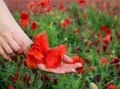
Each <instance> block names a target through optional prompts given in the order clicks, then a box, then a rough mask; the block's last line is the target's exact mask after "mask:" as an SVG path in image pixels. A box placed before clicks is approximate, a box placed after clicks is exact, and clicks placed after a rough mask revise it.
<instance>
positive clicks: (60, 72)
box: [37, 64, 65, 74]
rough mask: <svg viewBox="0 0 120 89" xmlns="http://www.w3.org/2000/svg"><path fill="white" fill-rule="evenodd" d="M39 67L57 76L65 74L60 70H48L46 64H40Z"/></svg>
mask: <svg viewBox="0 0 120 89" xmlns="http://www.w3.org/2000/svg"><path fill="white" fill-rule="evenodd" d="M37 67H38V68H39V69H40V70H42V71H46V72H51V73H56V74H64V73H65V72H64V71H63V70H61V69H60V68H46V67H45V65H44V64H38V65H37Z"/></svg>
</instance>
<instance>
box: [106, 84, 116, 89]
mask: <svg viewBox="0 0 120 89" xmlns="http://www.w3.org/2000/svg"><path fill="white" fill-rule="evenodd" d="M107 89H116V86H115V85H112V84H110V85H108V86H107Z"/></svg>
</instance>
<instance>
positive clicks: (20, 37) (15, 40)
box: [0, 0, 82, 74]
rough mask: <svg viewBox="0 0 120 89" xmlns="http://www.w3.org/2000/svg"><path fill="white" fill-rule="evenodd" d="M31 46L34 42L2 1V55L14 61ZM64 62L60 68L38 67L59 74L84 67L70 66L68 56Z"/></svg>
mask: <svg viewBox="0 0 120 89" xmlns="http://www.w3.org/2000/svg"><path fill="white" fill-rule="evenodd" d="M31 44H32V40H31V39H30V38H29V37H28V36H27V35H26V34H25V33H24V31H23V30H22V29H21V27H20V26H19V25H18V24H17V22H16V21H15V19H14V18H13V16H12V14H11V13H10V11H9V10H8V8H7V6H6V5H5V3H4V1H3V0H0V55H1V56H2V57H3V58H4V59H5V60H8V61H12V57H14V56H16V55H18V54H21V53H24V54H25V53H26V51H27V46H30V45H31ZM62 61H63V62H64V63H63V64H62V65H61V66H60V67H58V68H48V69H46V67H45V65H44V64H38V65H37V67H38V68H39V69H40V70H42V71H46V72H51V73H57V74H65V73H70V72H76V69H77V68H80V67H82V64H81V63H75V64H68V63H72V60H71V58H70V57H68V56H67V55H64V56H63V58H62Z"/></svg>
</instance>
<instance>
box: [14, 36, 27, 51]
mask: <svg viewBox="0 0 120 89" xmlns="http://www.w3.org/2000/svg"><path fill="white" fill-rule="evenodd" d="M13 38H14V40H15V41H16V42H17V43H18V44H19V46H20V47H21V48H22V51H23V52H24V53H26V52H27V48H26V46H25V44H24V42H23V41H22V40H21V39H20V37H18V36H17V35H16V34H14V35H13Z"/></svg>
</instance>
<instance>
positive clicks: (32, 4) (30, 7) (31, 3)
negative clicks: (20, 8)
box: [28, 1, 35, 10]
mask: <svg viewBox="0 0 120 89" xmlns="http://www.w3.org/2000/svg"><path fill="white" fill-rule="evenodd" d="M34 5H35V2H33V1H31V2H30V3H29V4H28V10H32V8H33V7H34Z"/></svg>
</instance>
